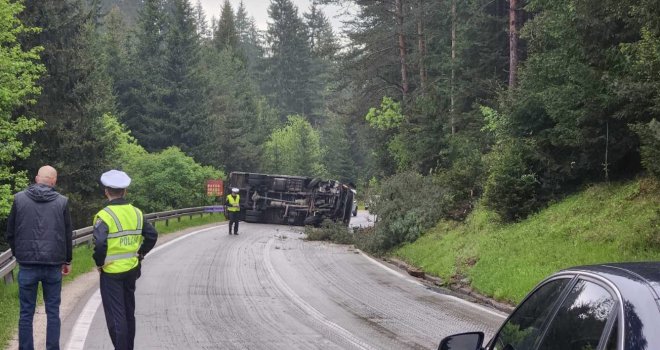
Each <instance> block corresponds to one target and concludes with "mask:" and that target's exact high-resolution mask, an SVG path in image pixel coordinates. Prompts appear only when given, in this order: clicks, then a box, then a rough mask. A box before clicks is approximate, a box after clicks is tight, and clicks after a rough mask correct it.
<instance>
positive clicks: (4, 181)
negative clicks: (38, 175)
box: [0, 0, 43, 218]
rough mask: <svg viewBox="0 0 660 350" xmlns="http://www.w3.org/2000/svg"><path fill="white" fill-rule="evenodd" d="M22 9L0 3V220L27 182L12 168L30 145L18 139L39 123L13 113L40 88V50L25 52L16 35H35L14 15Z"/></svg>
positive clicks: (6, 2) (21, 6)
mask: <svg viewBox="0 0 660 350" xmlns="http://www.w3.org/2000/svg"><path fill="white" fill-rule="evenodd" d="M22 10H23V5H22V4H21V3H19V2H11V1H9V0H1V1H0V218H3V217H6V216H7V215H8V214H9V209H10V208H11V199H12V194H13V193H14V192H15V191H16V190H18V189H21V188H22V187H24V186H25V184H26V183H27V177H26V175H27V174H26V173H25V171H24V170H21V169H16V168H14V167H13V166H12V162H13V161H14V160H15V159H20V158H26V157H27V156H28V155H29V154H30V149H31V148H30V145H29V144H27V145H26V144H25V142H23V141H22V139H21V136H22V135H24V134H27V133H31V132H34V131H36V130H37V129H38V128H39V127H40V126H42V125H43V123H41V122H40V121H38V120H36V119H34V118H32V119H30V118H26V117H24V116H20V115H19V116H16V115H15V114H14V112H15V111H16V110H17V109H18V108H20V107H21V106H23V105H25V104H29V103H33V102H34V100H33V99H34V97H35V96H36V95H38V93H39V91H40V88H39V87H38V86H37V85H36V84H35V82H36V80H37V79H38V78H39V76H40V75H41V73H42V72H43V65H41V64H40V63H39V62H38V59H39V56H38V54H39V51H40V50H41V48H40V47H34V48H32V49H29V50H25V49H24V48H23V47H22V45H21V44H20V42H19V41H18V39H19V36H22V35H29V33H35V32H37V30H36V29H34V28H29V27H26V26H24V25H23V24H22V23H21V22H20V21H19V20H18V17H17V15H18V14H19V13H20V12H21V11H22Z"/></svg>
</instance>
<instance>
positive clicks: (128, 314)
mask: <svg viewBox="0 0 660 350" xmlns="http://www.w3.org/2000/svg"><path fill="white" fill-rule="evenodd" d="M139 277H140V265H138V267H136V268H134V269H133V270H130V271H128V272H124V273H117V274H109V273H105V272H102V273H101V299H102V300H103V310H104V311H105V321H106V323H107V325H108V331H109V332H110V339H111V340H112V345H114V347H115V350H133V343H134V341H135V281H136V280H137V279H138V278H139Z"/></svg>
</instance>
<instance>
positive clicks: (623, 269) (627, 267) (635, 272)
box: [564, 261, 660, 299]
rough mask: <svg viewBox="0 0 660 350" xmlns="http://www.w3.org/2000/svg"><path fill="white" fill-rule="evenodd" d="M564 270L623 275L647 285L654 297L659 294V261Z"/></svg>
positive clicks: (628, 279) (657, 296) (604, 275)
mask: <svg viewBox="0 0 660 350" xmlns="http://www.w3.org/2000/svg"><path fill="white" fill-rule="evenodd" d="M564 271H566V272H569V271H575V272H580V271H584V272H590V273H593V274H596V275H600V276H603V277H605V278H607V277H608V275H610V276H617V277H623V278H624V279H625V280H627V281H630V283H639V284H643V285H646V286H648V287H649V288H651V289H652V290H653V291H654V292H655V295H656V299H658V298H659V296H660V261H653V262H629V263H612V264H600V265H589V266H577V267H573V268H570V269H566V270H564ZM608 279H609V278H608ZM610 280H612V279H610Z"/></svg>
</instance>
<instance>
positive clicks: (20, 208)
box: [6, 165, 73, 350]
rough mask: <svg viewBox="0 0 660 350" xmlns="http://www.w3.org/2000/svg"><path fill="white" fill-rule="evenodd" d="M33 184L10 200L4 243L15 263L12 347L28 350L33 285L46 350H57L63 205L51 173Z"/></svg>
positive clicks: (65, 222)
mask: <svg viewBox="0 0 660 350" xmlns="http://www.w3.org/2000/svg"><path fill="white" fill-rule="evenodd" d="M35 182H36V183H35V184H34V185H31V186H30V187H28V188H27V189H26V190H24V191H21V192H19V193H17V194H16V195H15V196H14V203H13V205H12V207H11V211H10V212H9V218H8V220H7V231H6V238H7V242H8V243H9V247H10V248H11V253H12V254H13V255H14V257H15V258H16V261H17V262H18V265H19V269H18V299H19V303H20V310H21V311H20V318H19V321H18V347H19V349H21V350H23V349H26V350H32V349H34V337H33V319H34V310H35V307H36V304H37V291H38V286H39V282H41V287H42V289H43V298H44V304H45V307H46V319H47V324H46V349H48V350H55V349H59V348H60V325H61V321H60V300H61V294H62V275H68V274H69V272H70V271H71V257H72V247H73V244H72V233H73V232H72V228H71V215H70V212H69V200H68V199H67V197H64V196H62V195H61V194H59V193H57V192H56V191H55V189H54V187H55V183H56V182H57V171H56V170H55V168H53V167H52V166H49V165H45V166H43V167H41V168H40V169H39V172H38V173H37V176H36V177H35Z"/></svg>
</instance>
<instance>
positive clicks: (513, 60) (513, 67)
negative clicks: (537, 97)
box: [509, 0, 518, 88]
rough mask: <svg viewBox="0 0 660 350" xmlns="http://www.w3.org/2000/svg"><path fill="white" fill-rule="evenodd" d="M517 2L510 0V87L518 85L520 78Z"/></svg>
mask: <svg viewBox="0 0 660 350" xmlns="http://www.w3.org/2000/svg"><path fill="white" fill-rule="evenodd" d="M517 2H518V1H517V0H509V88H514V87H515V86H516V80H517V78H518V30H517V29H516V26H517V24H518V15H517V10H516V8H517V6H518V5H517Z"/></svg>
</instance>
